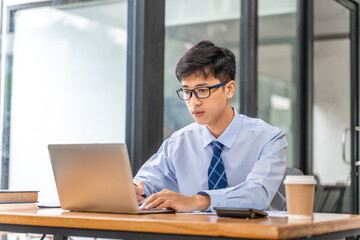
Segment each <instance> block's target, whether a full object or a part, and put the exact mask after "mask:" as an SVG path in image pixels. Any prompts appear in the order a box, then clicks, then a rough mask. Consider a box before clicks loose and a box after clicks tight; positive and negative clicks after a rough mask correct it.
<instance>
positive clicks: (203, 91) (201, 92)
mask: <svg viewBox="0 0 360 240" xmlns="http://www.w3.org/2000/svg"><path fill="white" fill-rule="evenodd" d="M228 82H229V81H226V82H222V83H219V84H217V85H214V86H211V87H198V88H194V89H182V88H180V89H178V90H176V93H177V95H178V96H179V98H180V99H181V100H184V101H186V100H189V99H190V98H191V96H192V94H193V93H194V94H195V96H196V97H197V98H198V99H203V98H208V97H210V90H211V89H213V88H219V87H221V86H222V85H225V84H227V83H228Z"/></svg>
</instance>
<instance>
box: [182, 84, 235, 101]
mask: <svg viewBox="0 0 360 240" xmlns="http://www.w3.org/2000/svg"><path fill="white" fill-rule="evenodd" d="M228 82H230V81H225V82H221V83H219V84H216V85H213V86H210V87H206V86H204V87H197V88H194V89H186V90H188V91H190V97H189V98H188V99H183V98H181V97H180V94H179V92H180V91H183V90H184V89H183V88H179V89H178V90H176V93H177V95H178V97H179V98H180V99H181V100H183V101H187V100H189V99H191V97H192V94H193V93H194V95H195V97H196V98H198V99H205V98H208V97H210V95H211V89H213V88H219V87H221V86H224V85H225V84H227V83H228ZM199 88H207V89H209V96H207V97H199V96H198V95H197V93H196V92H195V90H196V89H199Z"/></svg>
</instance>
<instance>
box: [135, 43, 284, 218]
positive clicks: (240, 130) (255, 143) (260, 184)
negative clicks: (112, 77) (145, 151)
mask: <svg viewBox="0 0 360 240" xmlns="http://www.w3.org/2000/svg"><path fill="white" fill-rule="evenodd" d="M176 76H177V78H178V79H179V81H180V82H181V84H182V87H181V88H180V89H179V90H177V94H178V96H179V98H180V99H182V100H184V101H185V103H186V105H187V107H188V109H189V112H190V114H191V115H192V116H193V117H194V119H195V122H196V123H192V124H190V125H188V126H186V127H184V128H182V129H180V130H178V131H176V132H175V133H174V134H173V135H172V136H171V137H170V138H168V139H167V140H165V141H164V143H163V144H162V146H161V147H160V149H159V150H158V152H157V153H156V154H154V155H153V156H152V157H151V158H150V159H149V160H148V161H147V162H146V163H145V164H144V165H143V166H142V167H141V169H140V170H139V172H138V173H137V175H136V176H135V178H134V181H135V184H136V186H137V187H135V190H136V193H137V196H138V201H139V202H143V203H142V205H141V208H142V209H151V208H156V209H162V208H172V209H174V210H177V211H181V212H192V211H195V210H200V211H206V210H208V211H209V210H210V211H212V210H213V208H214V207H220V206H221V207H242V208H255V209H266V210H283V209H284V207H285V199H284V197H283V196H282V195H281V194H280V193H279V192H278V188H279V186H280V183H281V181H282V179H283V176H284V172H285V168H286V154H285V150H286V147H287V141H286V137H285V134H284V133H283V132H282V131H281V130H280V129H279V128H276V127H273V126H270V125H268V124H267V123H265V122H264V121H262V120H260V119H253V118H249V117H246V116H244V115H240V114H238V113H237V112H236V110H235V109H234V108H233V107H232V106H231V103H230V99H231V98H232V96H233V95H234V93H235V81H234V79H235V55H234V54H233V53H232V52H231V51H230V50H228V49H226V48H222V47H217V46H215V45H214V44H213V43H212V42H209V41H202V42H199V43H198V44H196V45H195V46H194V47H192V48H191V49H190V50H188V51H187V52H186V53H185V55H184V56H183V57H182V58H181V59H180V61H179V62H178V64H177V66H176ZM143 194H145V195H146V196H149V197H148V198H147V199H146V198H144V196H143Z"/></svg>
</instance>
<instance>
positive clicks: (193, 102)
mask: <svg viewBox="0 0 360 240" xmlns="http://www.w3.org/2000/svg"><path fill="white" fill-rule="evenodd" d="M188 101H189V103H190V105H191V106H199V105H200V104H201V101H200V99H198V98H197V97H196V96H195V94H194V93H193V94H192V95H191V98H190V99H189V100H188Z"/></svg>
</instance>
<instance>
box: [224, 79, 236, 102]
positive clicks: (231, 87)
mask: <svg viewBox="0 0 360 240" xmlns="http://www.w3.org/2000/svg"><path fill="white" fill-rule="evenodd" d="M225 87H226V94H227V98H229V99H230V98H232V96H233V95H234V94H235V81H234V80H231V81H230V82H228V83H227V84H226V85H225Z"/></svg>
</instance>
